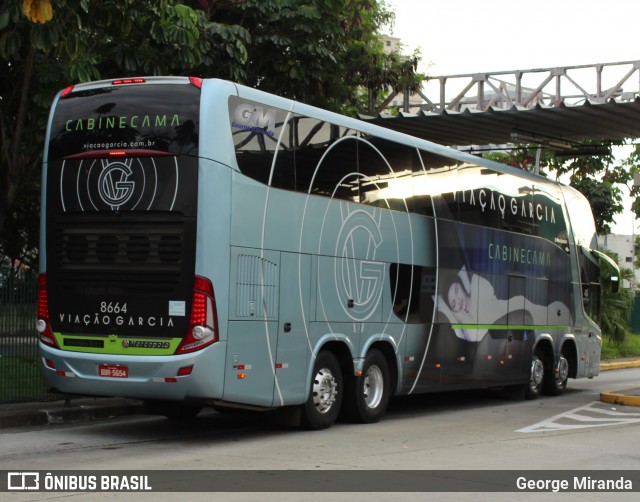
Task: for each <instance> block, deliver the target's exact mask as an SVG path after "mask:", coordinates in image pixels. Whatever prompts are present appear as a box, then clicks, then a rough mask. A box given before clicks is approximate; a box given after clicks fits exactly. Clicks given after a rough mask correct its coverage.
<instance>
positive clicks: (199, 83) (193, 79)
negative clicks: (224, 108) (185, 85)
mask: <svg viewBox="0 0 640 502" xmlns="http://www.w3.org/2000/svg"><path fill="white" fill-rule="evenodd" d="M189 82H191V85H193V86H195V87H197V88H198V89H202V79H201V78H200V77H189Z"/></svg>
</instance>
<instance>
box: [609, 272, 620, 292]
mask: <svg viewBox="0 0 640 502" xmlns="http://www.w3.org/2000/svg"><path fill="white" fill-rule="evenodd" d="M618 291H620V279H619V278H618V276H617V275H612V276H611V292H612V293H617V292H618Z"/></svg>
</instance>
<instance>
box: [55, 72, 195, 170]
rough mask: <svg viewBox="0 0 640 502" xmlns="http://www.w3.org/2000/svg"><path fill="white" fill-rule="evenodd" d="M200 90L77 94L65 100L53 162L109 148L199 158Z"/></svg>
mask: <svg viewBox="0 0 640 502" xmlns="http://www.w3.org/2000/svg"><path fill="white" fill-rule="evenodd" d="M199 98H200V90H199V89H198V88H196V87H194V86H192V85H180V84H148V85H147V84H143V85H135V86H133V85H132V86H107V87H103V88H99V89H87V90H84V91H77V92H74V93H73V94H71V95H69V96H68V97H66V98H64V99H61V100H60V101H59V102H58V105H57V107H56V110H55V113H54V116H53V122H52V126H51V140H50V144H49V160H56V159H62V158H65V157H69V156H72V155H78V154H83V153H89V152H100V151H105V150H147V151H150V150H151V151H157V152H163V153H170V154H175V155H197V153H198V152H197V148H198V116H199V104H200V100H199Z"/></svg>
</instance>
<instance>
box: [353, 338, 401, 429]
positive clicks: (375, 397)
mask: <svg viewBox="0 0 640 502" xmlns="http://www.w3.org/2000/svg"><path fill="white" fill-rule="evenodd" d="M389 395H390V379H389V365H388V364H387V360H386V359H385V357H384V355H383V354H382V352H380V351H379V350H375V349H374V350H371V351H369V353H368V354H367V357H366V358H365V360H364V365H363V367H362V375H360V376H358V377H355V378H350V379H348V381H347V382H346V383H345V401H344V402H343V404H342V405H343V407H344V415H345V417H346V418H347V419H348V420H350V421H352V422H360V423H374V422H377V421H378V420H380V418H381V417H382V415H384V412H385V411H386V409H387V404H388V403H389Z"/></svg>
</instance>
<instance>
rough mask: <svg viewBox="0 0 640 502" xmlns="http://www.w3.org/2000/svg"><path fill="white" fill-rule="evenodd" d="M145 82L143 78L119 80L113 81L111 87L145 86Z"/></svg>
mask: <svg viewBox="0 0 640 502" xmlns="http://www.w3.org/2000/svg"><path fill="white" fill-rule="evenodd" d="M144 82H145V80H144V79H143V78H119V79H117V80H113V81H112V82H111V85H126V84H144Z"/></svg>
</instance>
